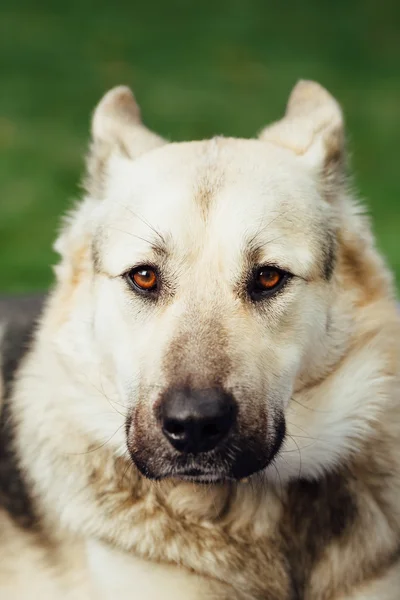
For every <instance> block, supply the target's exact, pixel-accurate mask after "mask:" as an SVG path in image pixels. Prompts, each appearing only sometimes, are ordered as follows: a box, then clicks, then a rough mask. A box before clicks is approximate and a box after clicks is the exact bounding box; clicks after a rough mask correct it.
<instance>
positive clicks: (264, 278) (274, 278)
mask: <svg viewBox="0 0 400 600" xmlns="http://www.w3.org/2000/svg"><path fill="white" fill-rule="evenodd" d="M282 277H283V273H282V271H277V270H276V269H261V270H260V271H259V272H258V274H257V278H256V283H257V284H258V286H259V287H260V288H262V289H263V290H272V289H273V288H274V287H275V286H277V285H278V283H279V282H280V281H281V279H282Z"/></svg>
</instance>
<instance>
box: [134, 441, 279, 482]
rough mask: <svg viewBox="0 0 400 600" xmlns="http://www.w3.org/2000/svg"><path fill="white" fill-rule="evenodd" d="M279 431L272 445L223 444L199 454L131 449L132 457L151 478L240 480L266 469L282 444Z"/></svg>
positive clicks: (139, 468)
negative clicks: (229, 445) (233, 446)
mask: <svg viewBox="0 0 400 600" xmlns="http://www.w3.org/2000/svg"><path fill="white" fill-rule="evenodd" d="M283 439H284V436H283V435H280V436H279V437H278V438H277V439H276V440H275V441H274V443H273V444H272V445H271V446H270V447H267V446H265V445H264V446H263V447H261V446H260V447H257V448H255V447H254V446H253V447H251V446H250V447H243V446H242V447H241V448H240V449H239V448H238V447H236V448H235V450H233V449H232V448H231V449H230V448H221V449H219V451H213V452H205V453H202V454H199V455H190V454H178V453H176V454H175V453H172V454H170V453H169V452H165V453H164V452H163V451H162V449H161V448H159V449H158V451H159V453H158V452H157V451H156V452H154V451H153V452H151V453H150V452H149V451H148V448H146V449H143V448H142V449H141V450H140V451H137V450H133V449H132V448H131V449H130V454H131V458H132V461H133V462H134V464H135V465H136V467H137V468H138V470H139V471H140V472H141V473H142V475H144V476H145V477H146V478H148V479H153V480H162V479H177V480H182V481H188V482H192V483H199V484H219V483H224V482H228V481H241V480H243V479H247V478H248V477H250V476H252V475H254V474H256V473H259V472H260V471H262V470H264V469H265V468H266V467H267V466H268V465H269V464H270V463H271V462H272V460H273V459H274V457H275V455H276V454H277V452H278V451H279V449H280V448H281V446H282V443H283Z"/></svg>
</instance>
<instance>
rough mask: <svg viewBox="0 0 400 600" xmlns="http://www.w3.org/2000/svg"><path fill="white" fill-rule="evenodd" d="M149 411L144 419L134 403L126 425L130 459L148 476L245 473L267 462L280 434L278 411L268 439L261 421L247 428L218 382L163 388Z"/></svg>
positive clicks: (218, 477)
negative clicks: (152, 411)
mask: <svg viewBox="0 0 400 600" xmlns="http://www.w3.org/2000/svg"><path fill="white" fill-rule="evenodd" d="M154 417H155V418H154V419H150V421H151V422H150V423H148V421H149V418H148V417H147V419H146V417H143V415H142V414H141V412H140V408H139V409H138V411H137V413H136V414H135V415H134V416H133V417H132V418H131V419H130V421H129V422H128V427H127V432H128V448H129V451H130V454H131V457H132V460H133V461H134V463H135V464H136V466H137V467H138V469H139V470H140V471H141V472H142V473H143V474H144V475H145V476H146V477H149V478H151V479H164V478H166V477H173V478H179V479H187V480H190V481H196V482H202V483H213V482H220V481H224V480H228V479H236V480H237V479H242V478H246V477H249V476H250V475H252V474H253V473H256V472H257V471H260V470H262V469H264V468H265V467H266V466H267V465H268V464H269V462H270V461H271V460H272V458H273V457H274V456H275V454H276V452H277V451H278V450H279V448H280V446H281V444H282V441H283V439H284V435H285V422H284V419H283V417H282V418H281V419H279V422H278V423H277V427H275V436H273V438H274V439H272V440H270V441H269V443H268V440H267V433H266V426H265V427H263V424H262V423H257V424H254V427H253V429H252V430H250V431H247V432H246V427H244V426H243V424H241V422H240V415H239V410H238V406H237V403H236V401H235V398H234V397H233V395H232V394H231V393H229V392H226V391H225V390H223V389H222V388H210V389H192V388H178V389H170V390H167V391H166V392H165V393H164V394H163V395H162V397H161V398H160V400H159V402H158V403H157V406H156V409H155V414H154ZM146 421H147V422H146Z"/></svg>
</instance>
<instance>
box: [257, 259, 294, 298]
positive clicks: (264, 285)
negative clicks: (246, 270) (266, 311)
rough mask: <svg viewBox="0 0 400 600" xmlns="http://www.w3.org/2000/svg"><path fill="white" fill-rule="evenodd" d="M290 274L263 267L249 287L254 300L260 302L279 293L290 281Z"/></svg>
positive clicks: (275, 268) (274, 268)
mask: <svg viewBox="0 0 400 600" xmlns="http://www.w3.org/2000/svg"><path fill="white" fill-rule="evenodd" d="M289 277H290V274H289V273H287V272H286V271H282V269H278V268H277V267H261V268H260V269H258V270H257V271H256V272H255V274H254V277H253V279H252V281H251V282H250V286H249V293H250V296H251V298H252V299H253V300H260V299H262V298H264V297H267V296H270V295H271V294H273V293H274V292H277V291H278V290H279V289H281V288H282V286H283V285H284V284H285V283H286V282H287V280H288V279H289Z"/></svg>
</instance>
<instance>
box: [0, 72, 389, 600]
mask: <svg viewBox="0 0 400 600" xmlns="http://www.w3.org/2000/svg"><path fill="white" fill-rule="evenodd" d="M88 163H89V168H88V171H89V172H88V178H87V188H88V194H87V196H86V197H85V198H84V199H83V200H82V202H81V203H80V204H79V205H78V206H77V207H76V208H75V210H74V211H73V212H72V213H71V214H70V215H69V216H68V218H67V219H66V221H65V224H64V227H63V229H62V232H61V234H60V236H59V238H58V241H57V242H56V249H57V251H58V252H59V253H60V255H61V259H60V264H59V265H57V267H56V275H57V283H56V285H55V288H54V290H53V292H52V294H51V296H50V299H49V301H48V305H47V307H46V310H45V312H44V315H43V318H42V321H41V325H40V327H39V330H38V334H37V336H36V341H35V344H34V346H33V349H32V351H31V352H30V354H29V356H28V358H27V360H26V361H25V362H24V364H23V367H22V369H21V370H20V372H19V374H18V380H17V384H16V389H15V393H14V396H13V399H12V403H13V413H14V416H15V419H16V426H17V429H16V431H17V443H18V452H19V456H20V461H21V465H22V467H23V470H24V472H25V473H26V476H27V478H28V481H29V484H30V486H31V488H32V490H33V492H34V494H35V497H36V498H37V501H38V508H39V511H40V514H41V517H42V522H43V524H44V528H45V530H46V531H47V532H53V533H54V532H56V534H55V535H56V538H57V547H61V548H62V551H60V552H61V555H60V556H61V558H60V561H59V567H58V568H57V570H56V573H55V574H54V573H53V572H52V570H51V569H50V568H49V567H47V566H46V564H47V562H46V560H45V559H42V558H41V559H40V560H38V565H39V564H41V565H42V572H43V576H44V577H47V576H48V578H49V580H50V581H52V580H56V581H58V582H59V581H60V580H63V579H64V578H65V577H67V576H68V577H71V578H73V577H76V578H78V576H79V577H82V580H84V581H85V584H83V583H82V586H83V585H85V586H87V587H85V588H83V587H82V588H81V587H80V584H79V585H77V590H78V591H77V594H78V595H77V596H76V598H79V600H80V598H82V599H83V598H89V597H90V598H104V599H105V600H109V599H111V598H116V597H118V598H120V599H121V600H125V599H126V600H128V599H129V600H133V599H138V600H139V598H140V600H142V599H145V600H156V599H158V598H160V599H169V598H171V599H172V598H175V599H177V600H178V599H180V598H182V599H183V598H185V599H186V600H191V599H193V600H195V599H200V598H215V599H218V600H228V598H229V599H230V600H233V599H235V600H256V599H260V600H261V598H263V599H266V598H271V599H281V600H285V599H286V600H292V596H291V595H290V594H291V592H290V585H291V583H290V577H289V575H288V573H287V569H286V567H287V558H286V556H285V553H284V550H282V541H281V537H280V536H281V523H282V522H283V521H284V520H285V519H286V516H287V515H286V512H285V511H286V507H287V502H288V501H287V494H288V489H289V486H290V485H291V483H292V482H293V481H297V480H298V479H299V478H304V479H306V480H309V481H313V480H319V479H321V478H323V477H325V476H326V475H327V474H330V473H331V472H334V471H335V472H336V470H338V471H340V472H342V471H341V470H342V469H343V478H344V479H345V480H346V482H348V486H349V488H350V489H351V491H352V494H354V498H355V499H356V503H357V511H358V512H357V514H358V517H357V518H358V521H357V523H356V524H354V531H353V530H350V532H349V533H347V532H346V535H348V543H346V545H343V543H342V541H340V543H339V542H337V544H336V542H335V541H332V544H329V547H326V548H324V549H323V550H321V553H320V555H319V556H318V560H316V562H315V565H313V567H312V572H311V575H310V578H309V581H308V582H307V586H306V588H305V589H306V591H305V592H304V594H305V595H304V600H362V599H365V600H378V598H379V600H397V598H398V589H399V588H398V580H399V575H398V568H397V567H396V568H394V567H392V565H393V561H392V562H390V557H391V556H392V555H393V556H394V555H395V552H396V548H397V547H398V545H399V532H400V509H399V501H398V498H399V497H400V496H399V494H400V453H399V444H400V409H399V373H400V366H399V355H400V353H399V348H400V325H399V318H398V314H397V310H396V305H395V300H394V294H393V288H392V279H391V276H390V274H389V273H388V271H387V268H386V266H385V264H384V262H383V260H382V259H381V257H380V256H379V255H378V253H377V251H376V250H375V247H374V242H373V237H372V235H371V232H370V228H369V223H368V221H367V220H366V218H365V217H364V215H363V212H362V210H361V209H360V207H359V205H358V202H357V201H356V200H355V199H354V198H353V197H352V196H351V195H350V193H349V191H348V187H347V184H346V183H345V172H344V168H345V167H344V164H345V150H344V131H343V118H342V114H341V110H340V108H339V106H338V104H337V102H336V101H335V100H334V99H333V98H332V97H331V96H330V95H329V94H328V93H327V92H326V91H325V90H324V89H323V88H321V87H320V86H319V85H318V84H315V83H312V82H300V83H299V84H298V85H297V86H296V88H295V89H294V91H293V93H292V95H291V98H290V101H289V105H288V110H287V114H286V116H285V118H284V119H283V120H282V121H279V122H278V123H275V124H273V125H272V126H269V127H267V128H266V129H265V130H264V131H263V132H262V133H261V134H260V138H259V139H258V140H236V139H230V138H216V139H213V140H208V141H202V142H188V143H181V144H167V143H166V142H164V141H163V140H162V139H161V138H159V137H158V136H156V135H155V134H153V133H151V132H148V131H147V130H146V129H145V127H144V126H143V125H142V123H141V121H140V115H139V111H138V109H137V106H136V103H135V101H134V99H133V96H132V95H131V93H130V91H129V90H128V89H127V88H116V89H115V90H112V91H111V92H109V93H108V94H107V95H106V96H105V98H104V99H103V100H102V101H101V103H100V104H99V106H98V108H97V109H96V111H95V113H94V118H93V144H92V150H91V154H90V156H89V159H88ZM154 231H157V232H160V233H161V235H162V236H163V237H164V238H165V239H166V240H167V242H169V243H170V248H171V252H170V256H169V259H168V260H169V261H170V262H169V267H168V268H169V269H170V271H169V273H170V277H171V278H174V279H173V281H174V284H176V289H175V292H174V298H173V300H170V301H168V302H167V303H166V304H165V305H163V307H162V308H157V309H149V308H144V305H143V300H142V299H141V298H139V297H137V296H135V295H134V293H133V292H132V291H131V290H129V289H128V288H127V286H126V284H125V282H124V281H123V278H122V275H123V274H124V273H125V272H126V271H127V270H128V269H129V268H131V267H132V266H134V265H136V264H140V263H142V264H147V263H148V262H152V261H154V260H155V259H156V257H155V255H154V253H152V251H151V250H150V248H149V243H148V238H149V237H151V239H153V238H154ZM330 238H332V244H333V246H334V248H333V249H332V248H331V249H329V248H328V247H327V246H326V243H327V242H328V241H329V239H330ZM250 239H253V240H254V239H256V240H257V243H258V245H259V247H260V249H261V256H260V257H259V261H260V263H261V264H267V263H268V264H273V265H278V266H280V267H281V268H283V269H286V270H288V271H290V272H291V273H293V274H294V275H295V277H294V278H293V280H292V282H291V285H290V286H288V288H287V290H285V291H284V292H282V293H281V294H280V295H279V297H277V298H276V299H274V301H273V302H271V303H270V304H269V305H268V307H267V308H264V309H261V308H256V307H254V306H250V305H247V304H245V302H244V301H243V300H242V299H240V297H239V296H238V295H235V293H234V292H233V291H232V290H234V289H236V288H235V285H237V281H238V277H239V274H240V273H241V272H242V271H243V268H244V258H243V256H244V250H245V249H246V244H247V243H248V241H249V240H250ZM331 250H332V251H334V252H335V255H336V259H335V261H334V264H333V265H331V266H329V265H328V266H327V264H326V263H327V257H326V256H325V254H324V253H329V251H331ZM328 258H329V257H328ZM328 267H329V268H331V269H332V273H331V274H327V273H324V268H325V269H328ZM215 321H216V322H218V323H219V324H220V325H221V326H222V327H223V329H224V332H226V336H225V337H224V339H223V340H222V339H221V340H218V339H214V338H212V336H213V335H214V332H213V331H212V330H211V327H210V325H209V323H211V322H213V323H214V322H215ZM177 334H180V335H181V334H182V335H186V338H187V339H188V340H189V342H188V351H187V356H186V359H187V362H188V364H189V365H191V368H192V369H193V372H196V373H195V374H196V376H197V375H198V376H199V377H200V376H201V377H204V376H206V375H207V373H208V369H211V366H210V365H209V364H208V363H207V361H206V356H207V352H208V351H209V347H210V346H209V344H210V342H209V340H210V339H211V338H212V339H213V342H212V344H213V345H215V347H217V349H218V348H220V347H221V346H223V347H224V351H226V354H227V356H228V357H229V361H230V363H231V364H232V365H233V368H232V369H231V370H230V371H229V374H228V375H227V378H226V381H225V382H224V384H225V385H226V386H227V388H229V389H232V390H235V392H236V393H237V397H238V402H239V405H240V406H242V410H243V413H244V414H245V415H246V417H245V418H246V419H248V421H249V423H250V421H251V423H252V424H253V425H254V424H255V423H257V422H258V420H259V417H260V414H262V413H263V412H266V413H267V414H268V419H267V425H266V428H265V431H263V432H262V433H263V435H264V436H265V439H266V440H267V439H268V436H270V435H272V432H273V427H274V419H275V416H276V415H277V414H278V412H279V411H283V412H284V414H285V417H286V424H287V436H286V441H285V444H284V446H283V448H282V449H281V451H280V452H279V454H278V456H277V457H276V459H275V460H274V462H273V463H272V464H271V465H270V466H268V467H267V468H266V469H265V470H264V471H263V472H261V473H258V474H257V475H255V476H253V477H252V478H251V479H250V481H249V482H247V483H246V482H237V483H230V484H228V483H227V484H226V485H225V484H216V485H215V486H213V485H211V486H207V487H202V486H198V485H192V484H190V483H186V482H180V481H168V480H167V481H164V482H161V483H151V482H147V481H145V480H143V478H142V477H141V476H140V475H138V473H137V472H136V471H135V470H134V469H133V467H132V466H131V463H130V459H129V458H128V456H127V446H126V432H125V420H126V416H127V415H128V414H129V413H130V412H132V411H133V412H135V411H144V413H143V414H145V413H146V410H147V411H150V409H151V408H152V407H153V406H154V404H155V402H156V401H157V398H158V397H159V394H160V390H163V389H167V388H168V386H169V385H170V384H171V381H170V377H171V375H170V374H168V373H169V372H167V371H166V370H165V368H164V364H165V360H166V356H168V354H169V353H170V352H171V347H172V342H173V340H174V339H175V337H176V336H177ZM191 340H194V342H193V347H192V346H191ZM205 340H207V341H205ZM177 366H178V365H177ZM204 374H206V375H204ZM146 414H147V413H146ZM146 423H147V425H146V426H148V428H149V432H151V428H152V424H151V422H150V421H148V422H147V421H146ZM155 451H156V449H155ZM381 473H385V477H384V478H381V475H380V474H381ZM388 473H390V476H388V475H387V474H388ZM372 481H373V483H371V482H372ZM377 481H378V482H379V481H380V483H379V484H378V483H376V482H377ZM379 486H381V487H379ZM378 488H379V489H378ZM372 490H374V491H372ZM374 494H376V495H379V502H378V501H377V499H376V498H377V496H376V495H374ZM321 510H323V507H322V509H321ZM285 515H286V516H285ZM7 527H9V525H7ZM67 532H68V533H67ZM25 535H27V534H22V533H19V534H18V536H21V539H22V538H23V536H25ZM296 535H297V532H296V531H293V536H296ZM71 536H72V541H71ZM316 536H317V537H318V533H317V534H316ZM9 537H11V534H10V535H9ZM18 539H19V538H18ZM346 539H347V538H346ZM29 543H30V542H29V541H26V542H21V544H22V545H23V546H25V545H26V548H28V546H29ZM37 543H39V542H37ZM76 545H78V546H80V548H81V549H80V552H82V553H83V554H82V556H83V555H86V556H87V557H88V559H87V563H86V562H85V561H84V560H83V559H82V562H83V563H85V564H84V565H83V568H81V567H80V568H79V569H78V568H75V567H73V568H71V569H69V568H67V567H65V568H64V567H63V565H64V564H67V561H66V560H65V558H64V556H65V555H68V556H69V555H73V554H74V553H75V550H74V548H75V547H76ZM69 548H70V550H69ZM24 552H25V551H24ZM24 552H22V551H21V556H22V555H23V554H24ZM29 552H30V550H26V553H27V554H26V561H24V562H29V561H30V560H31V559H30V558H29ZM35 552H36V551H35ZM18 553H19V551H18ZM9 555H10V550H9V546H8V543H7V544H5V545H4V547H3V548H1V537H0V563H1V564H4V563H5V561H6V560H7V558H8V556H9ZM383 557H385V561H386V562H385V561H384V560H383ZM386 559H387V560H386ZM32 560H35V561H36V558H35V559H32ZM10 561H11V559H10ZM21 561H22V559H21ZM21 561H20V560H19V561H18V563H17V564H18V569H17V570H16V571H17V572H13V573H12V576H11V575H10V574H9V569H8V567H7V568H6V571H4V570H3V571H1V567H0V597H1V598H3V596H2V595H1V594H3V595H4V593H7V594H9V593H11V590H14V589H15V590H21V591H20V592H18V594H15V598H16V600H20V598H21V599H22V598H24V597H25V595H26V588H25V587H24V586H25V583H24V581H25V580H26V578H27V577H28V576H29V571H26V568H25V567H24V566H23V565H22V564H20V562H21ZM10 564H11V562H10ZM35 564H36V563H35ZM386 564H387V565H388V568H386V567H385V565H386ZM34 570H35V577H34V578H33V580H32V581H33V583H32V585H34V581H35V578H36V573H37V572H39V571H40V566H38V567H37V568H35V569H34ZM14 571H15V569H14ZM60 573H61V575H60ZM40 577H42V574H41V575H40ZM70 581H72V579H71V580H70ZM47 585H53V584H52V583H46V584H43V583H42V581H38V584H37V590H38V591H37V594H38V596H37V597H39V594H42V595H40V597H41V598H47V597H51V595H52V594H53V597H55V596H54V593H53V592H50V593H47V597H46V596H45V592H43V591H42V592H41V591H40V590H43V589H44V587H43V586H47ZM57 585H61V584H59V583H58V584H57ZM63 585H64V584H63ZM2 586H3V587H2ZM68 587H70V586H68V585H67V588H68ZM32 589H33V588H32ZM3 590H6V592H3ZM35 593H36V592H35ZM68 593H69V594H70V593H71V592H70V591H68V592H67V591H66V592H65V596H63V595H62V592H61V591H60V592H57V598H60V600H61V599H64V597H65V598H69V597H71V598H72V597H73V598H75V596H68ZM79 593H80V595H79ZM4 597H6V596H4ZM9 597H11V596H7V598H9Z"/></svg>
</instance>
